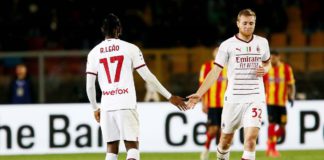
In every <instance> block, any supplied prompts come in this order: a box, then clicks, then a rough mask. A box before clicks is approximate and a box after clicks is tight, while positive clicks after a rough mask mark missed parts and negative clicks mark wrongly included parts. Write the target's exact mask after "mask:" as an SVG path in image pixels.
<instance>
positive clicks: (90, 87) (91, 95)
mask: <svg viewBox="0 0 324 160" xmlns="http://www.w3.org/2000/svg"><path fill="white" fill-rule="evenodd" d="M86 88H87V89H86V90H87V96H88V99H89V102H90V104H91V106H92V109H93V111H94V116H95V119H96V121H97V122H99V121H100V108H99V106H98V104H97V100H96V75H93V74H89V73H88V74H87V84H86Z"/></svg>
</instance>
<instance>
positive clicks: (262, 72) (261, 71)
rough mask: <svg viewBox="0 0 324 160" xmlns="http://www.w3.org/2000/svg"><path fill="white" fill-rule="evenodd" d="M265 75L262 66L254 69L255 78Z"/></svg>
mask: <svg viewBox="0 0 324 160" xmlns="http://www.w3.org/2000/svg"><path fill="white" fill-rule="evenodd" d="M265 74H266V72H265V69H264V67H263V66H259V67H258V68H257V69H256V76H257V77H263V76H264V75H265Z"/></svg>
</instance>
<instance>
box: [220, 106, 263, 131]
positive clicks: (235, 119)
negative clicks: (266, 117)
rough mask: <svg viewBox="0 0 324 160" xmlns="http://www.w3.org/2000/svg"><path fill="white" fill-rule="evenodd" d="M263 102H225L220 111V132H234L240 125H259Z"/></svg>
mask: <svg viewBox="0 0 324 160" xmlns="http://www.w3.org/2000/svg"><path fill="white" fill-rule="evenodd" d="M264 108H265V103H225V104H224V107H223V113H222V132H224V133H227V134H229V133H234V132H235V130H236V129H239V128H241V127H244V128H246V127H258V128H260V127H261V122H262V117H261V116H262V112H263V111H264Z"/></svg>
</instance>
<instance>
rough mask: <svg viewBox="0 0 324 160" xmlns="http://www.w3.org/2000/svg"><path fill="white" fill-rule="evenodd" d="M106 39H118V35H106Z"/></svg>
mask: <svg viewBox="0 0 324 160" xmlns="http://www.w3.org/2000/svg"><path fill="white" fill-rule="evenodd" d="M105 39H118V37H117V36H105Z"/></svg>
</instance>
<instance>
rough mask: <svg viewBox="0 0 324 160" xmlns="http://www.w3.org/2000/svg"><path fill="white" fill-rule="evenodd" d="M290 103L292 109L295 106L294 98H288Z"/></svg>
mask: <svg viewBox="0 0 324 160" xmlns="http://www.w3.org/2000/svg"><path fill="white" fill-rule="evenodd" d="M288 102H289V104H290V107H291V108H292V107H293V106H294V98H292V97H290V98H288Z"/></svg>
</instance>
